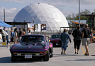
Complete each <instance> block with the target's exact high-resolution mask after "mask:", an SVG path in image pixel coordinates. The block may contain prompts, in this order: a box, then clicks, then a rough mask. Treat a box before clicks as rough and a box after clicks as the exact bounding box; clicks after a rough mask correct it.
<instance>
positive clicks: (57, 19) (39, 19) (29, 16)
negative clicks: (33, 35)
mask: <svg viewBox="0 0 95 66" xmlns="http://www.w3.org/2000/svg"><path fill="white" fill-rule="evenodd" d="M14 20H15V22H23V21H24V20H25V21H26V22H31V23H33V20H34V23H35V24H46V30H50V31H59V30H60V27H68V22H67V20H66V18H65V16H64V15H63V14H62V12H61V11H59V10H58V9H57V8H56V7H54V6H52V5H49V4H45V3H36V4H30V5H28V6H26V7H24V8H22V9H21V10H20V11H19V12H18V13H17V15H16V16H15V18H14Z"/></svg>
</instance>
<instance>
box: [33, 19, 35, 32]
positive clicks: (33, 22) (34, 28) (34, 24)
mask: <svg viewBox="0 0 95 66" xmlns="http://www.w3.org/2000/svg"><path fill="white" fill-rule="evenodd" d="M33 24H34V32H35V23H34V18H33Z"/></svg>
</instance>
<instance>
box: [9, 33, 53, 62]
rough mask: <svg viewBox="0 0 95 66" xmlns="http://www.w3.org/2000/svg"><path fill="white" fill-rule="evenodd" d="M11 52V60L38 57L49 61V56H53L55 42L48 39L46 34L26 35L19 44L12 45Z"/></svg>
mask: <svg viewBox="0 0 95 66" xmlns="http://www.w3.org/2000/svg"><path fill="white" fill-rule="evenodd" d="M10 52H11V61H16V60H17V58H20V59H22V58H24V59H33V58H38V57H41V58H43V60H44V61H49V57H53V44H52V43H51V42H49V41H47V40H46V37H45V36H44V35H39V34H32V35H24V36H22V38H21V41H20V43H19V44H14V45H12V46H10Z"/></svg>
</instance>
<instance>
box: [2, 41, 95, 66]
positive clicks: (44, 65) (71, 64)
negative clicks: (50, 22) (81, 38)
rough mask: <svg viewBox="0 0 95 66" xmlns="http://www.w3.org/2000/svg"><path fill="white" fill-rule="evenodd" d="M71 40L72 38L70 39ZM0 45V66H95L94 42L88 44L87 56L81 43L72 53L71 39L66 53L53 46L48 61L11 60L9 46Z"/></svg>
mask: <svg viewBox="0 0 95 66" xmlns="http://www.w3.org/2000/svg"><path fill="white" fill-rule="evenodd" d="M72 40H73V39H72ZM10 45H11V44H9V45H8V48H7V47H0V66H21V65H22V66H95V44H94V43H92V44H90V45H89V53H90V55H89V56H84V54H83V52H84V51H85V48H84V47H83V46H82V45H81V48H80V51H79V54H78V55H77V54H74V48H73V41H72V43H69V44H68V48H67V51H66V55H61V47H54V48H53V55H54V56H53V57H52V58H50V59H49V61H43V60H41V61H39V60H38V59H37V60H34V61H33V60H19V61H16V62H11V54H10V51H9V47H10Z"/></svg>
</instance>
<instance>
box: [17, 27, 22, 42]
mask: <svg viewBox="0 0 95 66" xmlns="http://www.w3.org/2000/svg"><path fill="white" fill-rule="evenodd" d="M21 35H22V31H21V28H19V33H18V40H19V41H20V40H21Z"/></svg>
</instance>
